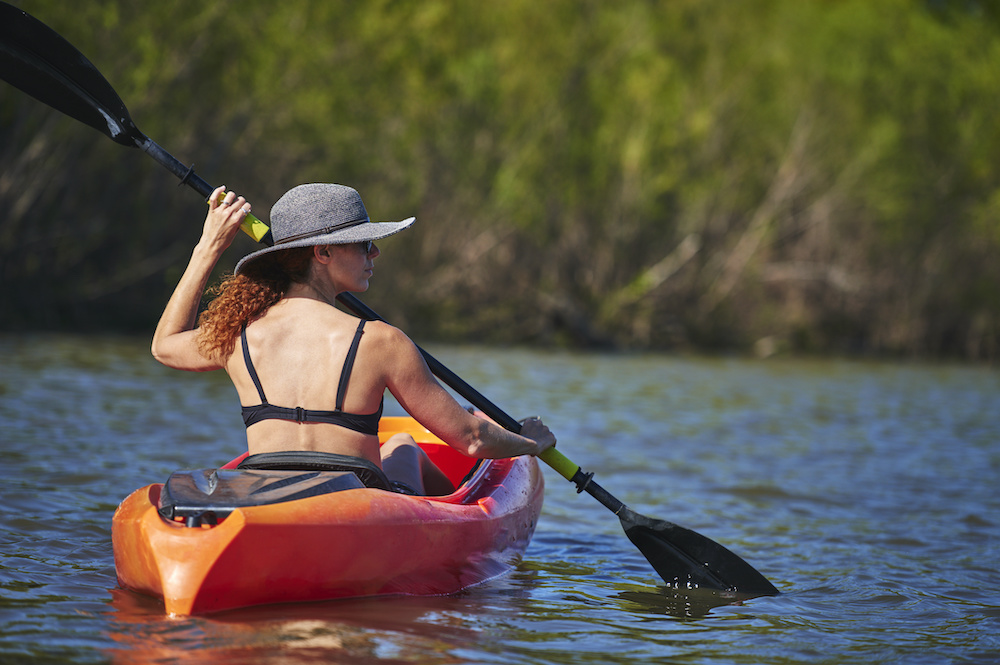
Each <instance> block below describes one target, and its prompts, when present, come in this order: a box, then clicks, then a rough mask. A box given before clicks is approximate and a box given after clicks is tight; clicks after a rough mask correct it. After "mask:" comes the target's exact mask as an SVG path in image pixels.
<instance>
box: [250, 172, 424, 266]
mask: <svg viewBox="0 0 1000 665" xmlns="http://www.w3.org/2000/svg"><path fill="white" fill-rule="evenodd" d="M415 219H416V218H415V217H410V218H409V219H404V220H403V221H401V222H373V221H371V219H369V218H368V211H367V210H365V204H364V203H362V201H361V195H360V194H358V192H357V190H355V189H353V188H352V187H347V186H345V185H333V184H327V183H311V184H308V185H299V186H298V187H294V188H292V189H290V190H288V191H287V192H285V194H284V195H283V196H282V197H281V198H280V199H278V201H277V202H276V203H275V204H274V205H273V206H272V207H271V236H272V237H273V238H274V245H272V246H271V247H268V248H266V249H261V250H259V251H256V252H253V253H252V254H247V255H246V256H244V257H243V258H242V259H240V262H239V263H237V264H236V274H239V273H240V270H241V269H242V268H244V267H245V266H246V265H247V263H249V262H251V261H254V260H256V259H257V258H259V257H261V256H264V255H265V254H270V253H271V252H276V251H278V250H282V249H291V248H292V247H309V246H310V245H348V244H350V243H354V242H364V241H366V240H381V239H382V238H387V237H389V236H391V235H392V234H394V233H399V232H400V231H402V230H403V229H405V228H408V227H409V226H410V225H411V224H413V222H414V220H415Z"/></svg>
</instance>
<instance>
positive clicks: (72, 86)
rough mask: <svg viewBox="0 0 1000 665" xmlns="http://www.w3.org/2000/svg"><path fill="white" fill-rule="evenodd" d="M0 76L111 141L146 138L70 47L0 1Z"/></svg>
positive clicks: (129, 143) (105, 84) (98, 75)
mask: <svg viewBox="0 0 1000 665" xmlns="http://www.w3.org/2000/svg"><path fill="white" fill-rule="evenodd" d="M0 78H2V79H3V80H5V81H7V82H8V83H10V84H11V85H12V86H14V87H15V88H18V89H20V90H22V91H24V92H26V93H28V94H29V95H31V96H32V97H34V98H35V99H37V100H38V101H40V102H42V103H44V104H47V105H49V106H51V107H52V108H54V109H56V110H57V111H61V112H63V113H65V114H66V115H68V116H70V117H73V118H76V119H77V120H79V121H80V122H82V123H84V124H87V125H90V126H91V127H93V128H94V129H96V130H98V131H100V132H101V133H103V134H104V135H106V136H108V137H109V138H111V140H113V141H115V142H116V143H120V144H122V145H126V146H132V147H135V146H136V145H137V144H138V143H141V142H143V141H144V140H145V139H146V137H145V136H144V135H143V134H142V132H140V131H139V130H138V129H137V128H136V126H135V123H134V122H132V118H131V117H129V112H128V109H126V108H125V104H124V103H123V102H122V100H121V98H119V97H118V93H116V92H115V90H114V88H112V87H111V84H109V83H108V82H107V80H105V78H104V77H103V76H101V73H100V72H99V71H97V68H96V67H94V65H93V64H91V62H90V61H89V60H87V58H85V57H84V55H83V54H82V53H80V52H79V51H78V50H77V49H76V48H75V47H74V46H73V45H72V44H70V43H69V42H67V41H66V40H65V39H63V38H62V37H61V36H59V34H58V33H56V32H55V31H54V30H52V29H51V28H49V27H48V26H47V25H45V24H44V23H42V22H41V21H39V20H38V19H36V18H34V17H33V16H31V15H29V14H28V13H26V12H24V11H22V10H20V9H17V8H16V7H12V6H11V5H9V4H7V3H6V2H0Z"/></svg>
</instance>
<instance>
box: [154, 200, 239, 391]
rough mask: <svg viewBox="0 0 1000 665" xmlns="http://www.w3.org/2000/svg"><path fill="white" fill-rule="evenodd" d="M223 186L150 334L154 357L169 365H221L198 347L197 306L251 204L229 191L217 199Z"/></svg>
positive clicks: (197, 367) (201, 367)
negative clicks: (216, 265) (189, 258)
mask: <svg viewBox="0 0 1000 665" xmlns="http://www.w3.org/2000/svg"><path fill="white" fill-rule="evenodd" d="M225 191H226V190H225V187H219V188H218V189H216V190H215V191H214V192H212V196H211V198H210V199H209V204H208V207H209V209H208V215H207V216H206V217H205V226H204V228H203V229H202V234H201V239H200V240H199V241H198V244H197V245H195V248H194V251H193V252H192V253H191V260H190V261H189V262H188V265H187V268H186V269H185V270H184V274H183V275H182V276H181V279H180V281H179V282H178V283H177V287H176V288H175V289H174V292H173V295H171V296H170V300H169V301H167V306H166V307H165V308H164V310H163V314H162V315H161V316H160V322H159V323H158V324H157V325H156V332H155V333H153V343H152V346H151V348H150V350H151V351H152V353H153V357H154V358H156V359H157V360H158V361H159V362H161V363H163V364H164V365H166V366H168V367H173V368H175V369H183V370H188V371H193V372H202V371H208V370H213V369H220V368H222V364H221V362H222V361H221V359H219V358H206V357H205V356H204V355H202V353H201V351H200V350H199V348H198V330H197V329H196V328H195V323H196V322H197V316H198V305H199V304H201V297H202V295H203V294H204V293H205V286H206V285H207V284H208V279H209V277H210V276H211V274H212V269H213V268H215V264H216V263H218V261H219V258H220V257H221V256H222V253H223V252H224V251H225V250H226V249H227V248H228V247H229V245H231V244H232V242H233V238H235V237H236V233H237V232H238V231H239V228H240V223H241V222H242V221H243V218H244V217H246V215H247V213H248V212H250V205H249V204H248V203H247V202H246V199H244V198H243V197H242V196H240V197H237V196H236V195H235V194H233V193H232V192H229V193H227V194H226V195H225V198H224V199H222V200H221V201H220V200H219V199H220V197H221V196H222V194H223V192H225Z"/></svg>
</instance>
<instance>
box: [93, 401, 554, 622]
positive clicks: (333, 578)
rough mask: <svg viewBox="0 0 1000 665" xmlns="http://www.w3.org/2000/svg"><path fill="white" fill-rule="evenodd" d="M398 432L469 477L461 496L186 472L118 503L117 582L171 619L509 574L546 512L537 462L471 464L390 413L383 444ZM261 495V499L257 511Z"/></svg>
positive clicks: (315, 476) (300, 476)
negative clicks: (200, 499)
mask: <svg viewBox="0 0 1000 665" xmlns="http://www.w3.org/2000/svg"><path fill="white" fill-rule="evenodd" d="M397 432H408V433H410V434H412V435H413V437H414V439H416V441H417V443H419V444H420V446H421V447H422V448H423V449H424V450H426V451H427V452H428V454H429V455H430V457H431V459H432V460H434V462H435V463H436V464H437V465H438V466H439V467H441V469H442V470H443V471H444V472H445V473H446V474H447V475H448V476H449V478H451V480H452V482H453V483H455V484H456V485H459V483H461V485H460V486H459V487H458V489H457V490H456V491H455V492H454V493H453V494H450V495H448V496H441V497H418V496H407V495H404V494H398V493H394V492H389V491H385V490H380V489H371V488H367V487H364V486H362V485H361V483H360V481H358V480H357V477H356V476H355V475H354V474H351V473H342V472H328V471H308V472H306V471H241V470H236V469H232V468H231V467H234V466H235V462H236V461H237V460H234V461H233V462H232V463H230V464H227V465H225V467H223V468H221V469H218V470H215V469H205V470H200V471H192V472H178V473H175V474H173V476H171V479H170V480H168V483H167V487H168V489H167V490H166V491H165V490H164V487H165V486H164V484H163V483H158V484H154V485H148V486H146V487H143V488H141V489H139V490H136V491H135V492H133V493H132V494H131V495H129V496H128V497H127V498H126V499H125V500H124V501H123V502H122V503H121V505H120V506H119V507H118V510H117V511H115V515H114V519H113V523H112V544H113V548H114V557H115V569H116V571H117V574H118V583H119V585H120V586H121V587H122V588H125V589H131V590H133V591H137V592H139V593H144V594H148V595H152V596H156V597H160V598H162V599H163V602H164V605H165V609H166V611H167V612H168V613H169V614H173V615H188V614H201V613H205V612H214V611H219V610H225V609H232V608H237V607H246V606H250V605H260V604H267V603H284V602H300V601H314V600H327V599H333V598H346V597H353V596H373V595H383V594H410V595H441V594H449V593H455V592H457V591H460V590H462V589H465V588H467V587H469V586H472V585H475V584H479V583H481V582H484V581H486V580H488V579H491V578H493V577H496V576H498V575H500V574H503V573H504V572H507V571H508V570H510V568H511V567H512V566H513V565H514V564H515V563H516V562H517V560H518V559H519V558H520V556H521V555H522V554H523V553H524V550H525V549H526V548H527V546H528V543H529V541H530V540H531V536H532V534H533V532H534V529H535V524H536V523H537V521H538V515H539V513H540V512H541V508H542V496H543V486H544V481H543V479H542V474H541V471H540V470H539V468H538V463H537V462H536V460H535V458H533V457H516V458H512V459H501V460H485V461H484V462H483V463H482V464H480V465H479V466H478V467H476V468H473V465H474V464H475V461H476V460H473V459H470V458H467V457H465V456H464V455H462V454H461V453H459V452H457V451H455V450H454V449H452V448H450V447H449V446H448V445H447V444H445V443H443V442H442V441H441V440H440V439H438V438H437V437H435V436H434V435H433V434H431V433H430V432H428V431H427V430H426V429H424V428H423V427H422V426H420V425H419V424H418V423H417V422H416V421H414V420H413V419H411V418H388V417H387V418H383V419H382V422H381V423H380V428H379V437H380V439H381V440H382V441H385V440H386V439H388V438H389V437H390V436H392V435H393V434H395V433H397ZM226 467H230V468H228V469H227V468H226ZM463 478H464V479H465V482H462V480H463ZM171 487H173V488H181V489H182V490H184V488H185V487H188V488H189V489H190V492H191V493H192V496H206V497H210V498H211V499H212V500H213V501H215V502H216V503H215V504H213V505H211V506H208V507H205V506H201V507H199V506H198V505H190V506H189V505H187V504H185V503H184V501H185V500H188V498H187V497H186V495H184V494H183V492H179V491H178V490H177V489H174V490H173V491H172V490H171V489H170V488H171ZM234 488H235V489H234ZM241 488H242V489H241ZM247 488H249V491H247ZM184 491H188V490H184ZM168 495H169V496H174V495H177V496H180V497H181V499H178V500H176V501H174V503H176V504H177V505H176V506H174V505H173V504H172V505H171V510H170V511H169V512H168V514H169V515H170V517H171V518H168V517H165V516H164V511H163V505H162V503H163V502H162V501H161V497H164V496H168ZM261 497H262V498H261ZM299 497H303V498H299ZM191 501H193V500H191ZM257 501H260V502H261V503H262V505H247V504H248V502H250V503H253V502H257ZM270 501H273V502H270ZM189 502H190V501H189ZM182 504H183V505H182ZM175 508H176V510H175ZM199 511H200V512H199ZM175 512H176V513H177V514H174V513H175ZM192 515H194V516H195V517H192Z"/></svg>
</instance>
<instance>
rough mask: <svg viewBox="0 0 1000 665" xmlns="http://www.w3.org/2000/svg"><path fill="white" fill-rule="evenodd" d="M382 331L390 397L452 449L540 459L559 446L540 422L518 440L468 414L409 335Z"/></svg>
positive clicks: (529, 425) (478, 454) (386, 328)
mask: <svg viewBox="0 0 1000 665" xmlns="http://www.w3.org/2000/svg"><path fill="white" fill-rule="evenodd" d="M380 328H381V329H380V332H381V333H382V335H380V337H381V339H380V342H381V344H380V347H381V349H380V350H381V351H382V352H383V353H382V354H380V355H381V358H382V359H383V360H382V362H384V367H385V371H386V373H387V374H386V385H387V386H388V388H389V391H390V392H391V393H392V394H393V396H395V398H396V399H397V400H398V401H399V403H400V405H401V406H402V407H403V408H404V409H406V411H407V413H409V414H410V415H411V416H413V417H414V418H416V420H417V422H419V423H420V424H422V425H423V426H424V427H426V428H427V429H429V430H430V431H431V432H433V433H434V434H435V435H436V436H438V437H439V438H440V439H441V440H442V441H444V442H445V443H447V444H448V445H450V446H451V447H453V448H455V449H457V450H459V451H461V452H462V453H464V454H466V455H468V456H470V457H478V458H500V457H516V456H518V455H538V454H539V453H541V452H543V451H545V450H547V449H549V448H551V447H552V446H554V445H556V437H555V435H554V434H552V432H550V431H549V428H548V427H546V426H545V424H544V423H543V422H542V421H541V420H540V419H537V418H530V419H528V420H527V421H525V423H524V425H523V426H522V428H521V434H514V433H513V432H510V431H508V430H506V429H504V428H502V427H500V426H498V425H496V424H495V423H493V422H491V421H488V420H484V419H483V418H480V417H478V416H475V415H473V414H471V413H469V412H468V411H466V410H465V409H464V408H462V406H461V405H460V404H459V403H458V402H456V401H455V399H454V398H453V397H452V396H451V394H450V393H449V392H448V391H447V390H445V389H444V387H443V386H441V384H440V383H438V382H437V380H436V379H435V378H434V375H433V374H431V371H430V368H428V367H427V363H426V362H425V361H424V358H423V356H422V355H421V354H420V350H419V349H417V347H416V345H415V344H414V343H413V342H412V341H410V339H409V338H408V337H407V336H406V335H405V334H403V333H402V332H401V331H399V330H398V329H396V328H393V327H392V326H389V325H388V324H382V326H381V327H380ZM366 330H367V329H366Z"/></svg>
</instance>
